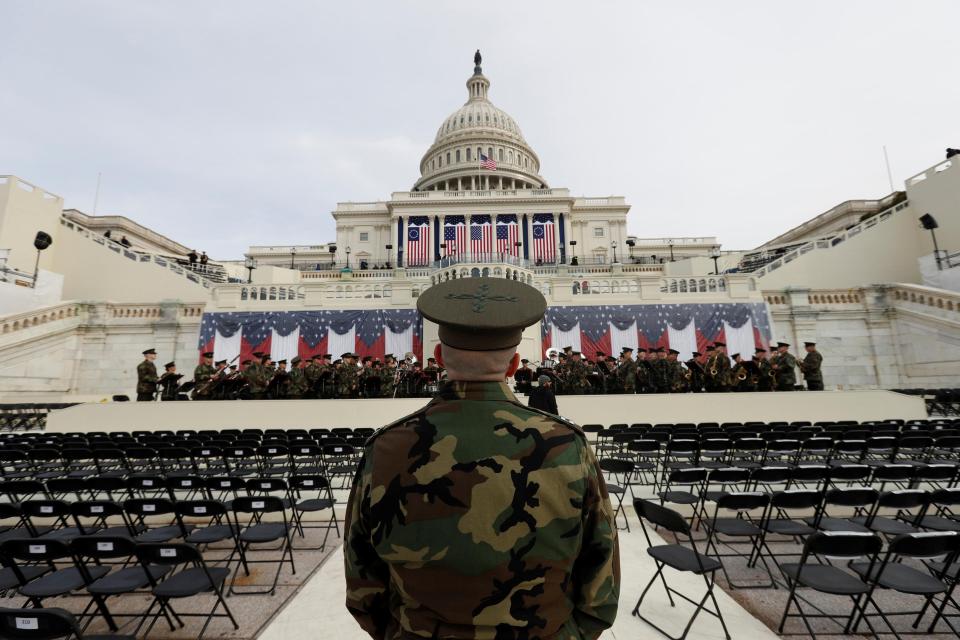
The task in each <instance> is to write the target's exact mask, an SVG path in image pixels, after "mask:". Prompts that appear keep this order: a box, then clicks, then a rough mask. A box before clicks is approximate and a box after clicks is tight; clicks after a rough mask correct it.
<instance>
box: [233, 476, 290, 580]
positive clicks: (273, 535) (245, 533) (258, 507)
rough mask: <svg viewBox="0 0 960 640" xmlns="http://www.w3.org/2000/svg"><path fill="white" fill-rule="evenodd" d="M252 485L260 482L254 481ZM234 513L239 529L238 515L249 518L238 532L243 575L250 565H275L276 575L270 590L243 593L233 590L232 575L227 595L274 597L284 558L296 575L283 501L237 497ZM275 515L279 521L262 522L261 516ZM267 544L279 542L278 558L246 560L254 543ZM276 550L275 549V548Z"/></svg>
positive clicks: (268, 498) (234, 575)
mask: <svg viewBox="0 0 960 640" xmlns="http://www.w3.org/2000/svg"><path fill="white" fill-rule="evenodd" d="M251 482H260V480H253V481H251ZM232 508H233V513H234V517H235V520H236V523H237V525H238V526H240V514H244V515H245V516H249V521H248V522H247V525H246V526H245V527H243V528H242V529H241V531H240V537H239V541H240V549H239V553H240V562H241V564H242V565H243V569H244V572H245V573H246V575H250V570H249V565H250V564H252V563H276V565H277V572H276V573H275V574H274V576H273V584H272V585H271V586H270V588H269V589H266V590H263V589H257V590H249V589H248V590H244V591H238V590H237V588H236V582H237V573H239V572H235V573H234V574H233V579H232V580H231V581H230V594H231V595H232V594H237V595H254V594H261V595H262V594H271V595H272V594H273V592H274V591H275V590H276V588H277V582H279V580H280V571H281V569H283V561H284V558H286V557H287V556H289V558H290V571H291V572H292V573H293V574H296V573H297V569H296V567H295V566H294V563H293V546H292V543H291V541H290V523H289V521H288V519H287V511H286V508H285V506H284V500H283V499H281V498H278V497H276V496H240V497H238V498H235V499H234V500H233V505H232ZM271 513H274V514H275V513H278V514H280V515H281V518H282V521H281V522H263V520H262V519H263V516H264V515H266V514H271ZM270 542H280V549H279V550H280V552H281V553H280V558H279V559H257V560H251V559H250V557H249V553H250V546H251V545H254V544H257V545H259V544H266V543H270ZM274 550H276V549H274Z"/></svg>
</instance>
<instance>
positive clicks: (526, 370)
mask: <svg viewBox="0 0 960 640" xmlns="http://www.w3.org/2000/svg"><path fill="white" fill-rule="evenodd" d="M513 382H514V388H515V389H516V390H517V393H523V394H529V393H530V389H532V388H533V369H531V368H530V361H529V360H527V359H526V358H524V359H522V360H521V361H520V368H519V369H517V372H516V373H515V374H513Z"/></svg>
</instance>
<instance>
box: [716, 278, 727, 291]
mask: <svg viewBox="0 0 960 640" xmlns="http://www.w3.org/2000/svg"><path fill="white" fill-rule="evenodd" d="M717 288H718V289H719V290H720V291H726V290H727V283H726V282H724V280H723V278H720V279H719V280H717Z"/></svg>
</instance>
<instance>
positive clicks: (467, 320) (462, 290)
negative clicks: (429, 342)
mask: <svg viewBox="0 0 960 640" xmlns="http://www.w3.org/2000/svg"><path fill="white" fill-rule="evenodd" d="M546 309H547V301H546V299H545V298H544V297H543V294H542V293H540V292H539V291H537V290H536V289H534V288H533V287H531V286H530V285H527V284H523V283H522V282H517V281H515V280H507V279H506V278H458V279H456V280H447V281H446V282H442V283H440V284H438V285H436V286H433V287H430V288H429V289H427V290H426V291H425V292H424V293H422V294H421V295H420V297H419V298H417V310H419V311H420V313H421V314H422V315H423V317H424V318H426V319H427V320H431V321H433V322H435V323H437V324H438V325H439V327H440V328H439V331H438V333H439V337H440V342H442V343H443V344H446V345H449V346H451V347H455V348H457V349H464V350H466V351H498V350H500V349H509V348H510V347H515V346H517V345H518V344H520V339H521V337H522V336H523V330H524V329H525V328H526V327H529V326H531V325H533V324H536V323H537V322H539V321H540V320H542V319H543V312H544V311H546Z"/></svg>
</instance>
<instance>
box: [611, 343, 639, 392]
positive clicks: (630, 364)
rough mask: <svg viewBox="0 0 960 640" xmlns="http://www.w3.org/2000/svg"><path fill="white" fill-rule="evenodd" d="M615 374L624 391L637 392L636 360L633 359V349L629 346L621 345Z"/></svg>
mask: <svg viewBox="0 0 960 640" xmlns="http://www.w3.org/2000/svg"><path fill="white" fill-rule="evenodd" d="M616 374H617V378H618V379H619V380H620V387H621V388H622V389H623V392H624V393H636V392H637V362H636V361H635V360H634V359H633V349H631V348H630V347H623V351H622V352H621V353H620V366H619V367H617V369H616Z"/></svg>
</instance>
